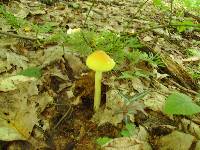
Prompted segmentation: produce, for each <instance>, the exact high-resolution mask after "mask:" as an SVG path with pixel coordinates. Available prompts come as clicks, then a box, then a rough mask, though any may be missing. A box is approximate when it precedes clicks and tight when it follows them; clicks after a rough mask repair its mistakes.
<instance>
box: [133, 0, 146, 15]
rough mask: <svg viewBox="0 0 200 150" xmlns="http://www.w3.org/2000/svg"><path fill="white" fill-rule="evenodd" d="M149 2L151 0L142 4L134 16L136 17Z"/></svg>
mask: <svg viewBox="0 0 200 150" xmlns="http://www.w3.org/2000/svg"><path fill="white" fill-rule="evenodd" d="M148 1H149V0H146V1H145V2H144V3H142V4H141V5H140V6H139V8H138V10H137V11H136V13H135V14H134V16H136V15H137V14H138V13H139V12H140V11H141V9H142V7H144V5H145V4H146V3H147V2H148Z"/></svg>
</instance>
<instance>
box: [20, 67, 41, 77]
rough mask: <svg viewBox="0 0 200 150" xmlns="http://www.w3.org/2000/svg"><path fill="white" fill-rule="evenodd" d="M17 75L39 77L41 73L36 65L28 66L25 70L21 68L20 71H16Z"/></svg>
mask: <svg viewBox="0 0 200 150" xmlns="http://www.w3.org/2000/svg"><path fill="white" fill-rule="evenodd" d="M18 75H24V76H28V77H35V78H39V77H41V75H42V71H41V69H40V68H38V67H30V68H27V69H25V70H22V71H21V72H19V73H18Z"/></svg>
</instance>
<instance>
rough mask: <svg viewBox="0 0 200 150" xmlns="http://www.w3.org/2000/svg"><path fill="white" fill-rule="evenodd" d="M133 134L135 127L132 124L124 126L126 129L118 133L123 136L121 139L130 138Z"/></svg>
mask: <svg viewBox="0 0 200 150" xmlns="http://www.w3.org/2000/svg"><path fill="white" fill-rule="evenodd" d="M134 133H135V125H134V124H132V123H127V124H126V129H124V130H122V131H121V132H120V134H121V135H122V136H123V137H130V136H133V134H134Z"/></svg>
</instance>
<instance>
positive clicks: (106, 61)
mask: <svg viewBox="0 0 200 150" xmlns="http://www.w3.org/2000/svg"><path fill="white" fill-rule="evenodd" d="M86 65H87V66H88V67H89V68H90V69H92V70H94V71H95V94H94V110H95V111H98V109H99V106H100V102H101V79H102V72H106V71H110V70H112V69H113V67H114V66H115V62H114V60H113V59H112V58H110V56H108V55H107V54H106V53H105V52H104V51H101V50H97V51H95V52H93V53H92V54H90V55H89V56H88V57H87V60H86Z"/></svg>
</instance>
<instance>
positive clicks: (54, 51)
mask: <svg viewBox="0 0 200 150" xmlns="http://www.w3.org/2000/svg"><path fill="white" fill-rule="evenodd" d="M63 55H64V51H63V47H61V46H53V47H49V48H48V49H45V50H44V56H42V58H41V62H43V63H42V67H45V66H47V65H49V64H51V63H53V62H55V61H57V60H60V59H61V58H62V56H63Z"/></svg>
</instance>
